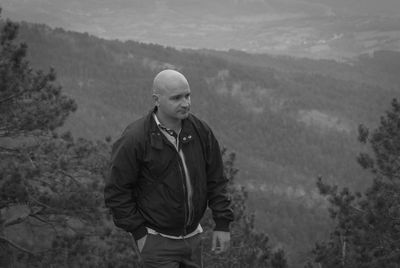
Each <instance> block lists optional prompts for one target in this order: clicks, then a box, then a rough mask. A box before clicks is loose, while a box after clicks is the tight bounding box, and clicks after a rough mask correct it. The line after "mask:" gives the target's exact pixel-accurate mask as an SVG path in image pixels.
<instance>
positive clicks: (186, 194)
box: [178, 155, 190, 236]
mask: <svg viewBox="0 0 400 268" xmlns="http://www.w3.org/2000/svg"><path fill="white" fill-rule="evenodd" d="M178 157H179V158H180V155H178ZM180 161H181V160H179V163H178V165H179V173H180V174H181V181H182V187H183V195H184V199H185V202H184V213H185V217H184V223H183V236H186V227H187V225H188V221H189V216H188V214H189V213H190V211H189V196H188V192H187V187H186V180H185V176H184V175H183V172H182V166H181V163H180Z"/></svg>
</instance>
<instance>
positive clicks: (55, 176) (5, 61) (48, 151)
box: [0, 21, 108, 267]
mask: <svg viewBox="0 0 400 268" xmlns="http://www.w3.org/2000/svg"><path fill="white" fill-rule="evenodd" d="M0 26H1V30H0V266H2V267H3V266H8V265H10V264H11V263H14V264H15V265H18V264H19V265H24V264H26V263H29V265H30V267H35V266H42V265H45V266H46V264H54V265H55V264H59V266H68V265H69V264H76V263H82V260H81V259H80V258H79V257H76V258H65V256H64V257H63V258H61V257H60V256H63V255H62V254H60V253H61V252H64V253H65V252H67V250H66V249H68V252H69V253H68V254H70V253H71V252H73V248H77V247H78V246H79V248H80V250H79V252H80V253H82V252H83V253H84V252H85V251H84V250H82V247H83V246H82V245H83V244H84V243H86V241H85V240H84V239H82V238H83V237H86V236H90V235H92V234H93V233H96V232H97V229H96V228H98V229H104V228H103V227H101V224H102V223H103V222H102V218H103V217H104V216H102V215H104V213H102V211H101V209H102V207H103V204H102V203H103V202H102V195H100V188H101V186H102V185H101V182H102V179H101V176H102V173H103V172H104V168H105V166H106V163H107V161H106V159H107V158H108V155H107V153H108V148H107V146H106V144H104V143H100V142H99V143H95V142H90V141H87V140H84V139H77V140H75V139H74V138H73V137H72V136H71V135H70V134H69V133H66V134H63V135H61V136H58V134H57V133H56V132H54V130H55V129H56V128H57V127H59V126H61V125H62V124H63V123H64V121H65V119H66V118H67V116H68V115H69V114H70V113H71V112H73V111H74V110H75V109H76V104H75V102H74V101H73V100H72V99H70V98H68V97H67V96H65V95H64V94H62V92H61V87H60V86H58V85H56V83H55V79H56V77H55V72H54V70H50V71H49V72H48V73H44V72H42V71H36V70H34V69H33V68H32V67H31V65H30V63H29V61H28V60H27V59H26V52H27V46H26V45H25V44H17V43H16V37H17V34H18V25H17V24H16V23H13V22H11V21H6V22H0ZM102 231H104V230H102ZM71 259H72V261H71Z"/></svg>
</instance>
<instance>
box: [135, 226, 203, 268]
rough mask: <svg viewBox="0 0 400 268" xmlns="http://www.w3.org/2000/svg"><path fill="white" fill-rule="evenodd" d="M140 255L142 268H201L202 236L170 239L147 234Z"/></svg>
mask: <svg viewBox="0 0 400 268" xmlns="http://www.w3.org/2000/svg"><path fill="white" fill-rule="evenodd" d="M140 255H141V259H142V263H143V267H144V268H156V267H157V268H202V267H203V260H202V235H201V234H197V235H194V236H192V237H189V238H185V239H171V238H166V237H163V236H161V235H153V234H148V235H147V238H146V241H145V244H144V246H143V249H142V251H141V252H140Z"/></svg>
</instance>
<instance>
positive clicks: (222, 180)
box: [206, 129, 233, 232]
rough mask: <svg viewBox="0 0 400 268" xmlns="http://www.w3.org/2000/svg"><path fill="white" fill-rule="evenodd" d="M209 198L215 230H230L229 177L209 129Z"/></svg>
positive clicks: (207, 155) (207, 148) (207, 158)
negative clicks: (225, 172) (226, 174)
mask: <svg viewBox="0 0 400 268" xmlns="http://www.w3.org/2000/svg"><path fill="white" fill-rule="evenodd" d="M206 169H207V198H208V206H209V207H210V208H211V210H212V215H213V219H214V221H215V231H227V232H228V231H229V223H230V222H231V221H233V211H232V209H231V200H230V196H229V193H228V189H227V187H228V179H227V178H226V176H225V175H224V166H223V162H222V156H221V150H220V147H219V144H218V141H217V139H216V138H215V136H214V134H213V133H212V131H211V130H210V129H209V131H208V138H207V144H206Z"/></svg>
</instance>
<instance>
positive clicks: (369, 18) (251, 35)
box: [2, 0, 400, 60]
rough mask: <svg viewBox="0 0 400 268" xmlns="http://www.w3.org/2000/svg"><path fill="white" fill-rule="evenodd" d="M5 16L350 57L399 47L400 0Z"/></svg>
mask: <svg viewBox="0 0 400 268" xmlns="http://www.w3.org/2000/svg"><path fill="white" fill-rule="evenodd" d="M2 7H3V8H4V15H5V17H10V18H12V19H16V20H26V21H30V22H38V23H45V24H48V25H50V26H53V27H62V28H65V29H69V30H74V31H79V32H88V33H90V34H94V35H96V36H100V37H103V38H106V39H120V40H136V41H140V42H146V43H157V44H163V45H166V46H173V47H178V48H210V49H220V50H228V49H239V50H244V51H248V52H257V53H273V54H285V55H293V56H305V57H312V58H334V59H342V60H343V59H347V58H349V57H354V56H356V55H358V54H361V53H368V52H372V51H375V50H382V49H386V50H400V15H399V12H398V11H399V10H400V2H399V1H397V0H383V1H382V0H381V1H379V2H377V1H374V0H351V1H344V0H339V1H329V0H216V1H201V0H191V1H187V0H168V1H165V0H164V1H163V0H147V1H142V0H134V1H132V0H118V1H112V2H109V1H95V0H85V1H78V0H71V1H62V0H30V1H24V0H3V1H2Z"/></svg>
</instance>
